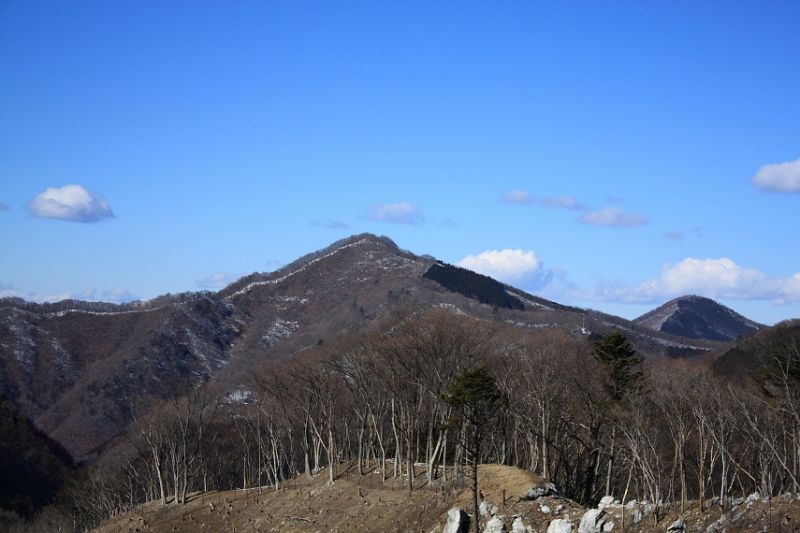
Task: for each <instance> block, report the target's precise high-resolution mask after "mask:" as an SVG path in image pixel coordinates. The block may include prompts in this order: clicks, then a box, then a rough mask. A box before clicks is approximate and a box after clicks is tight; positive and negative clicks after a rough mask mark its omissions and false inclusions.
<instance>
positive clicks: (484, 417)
mask: <svg viewBox="0 0 800 533" xmlns="http://www.w3.org/2000/svg"><path fill="white" fill-rule="evenodd" d="M444 401H445V402H447V403H448V404H449V405H450V406H451V407H452V408H453V411H454V413H453V418H452V419H451V421H450V423H451V425H453V426H455V427H459V428H461V427H463V428H464V432H463V433H462V440H461V444H462V445H463V446H464V449H465V450H466V451H467V453H468V454H469V455H470V456H471V457H472V503H473V511H474V513H475V514H474V516H475V522H474V523H475V533H479V531H480V525H479V521H478V517H479V512H478V462H479V461H480V457H481V445H482V444H483V438H484V436H485V435H486V431H487V429H488V427H489V423H490V422H491V421H492V419H493V418H494V417H495V416H497V414H498V412H499V411H500V409H502V408H503V407H504V406H505V405H506V404H507V403H508V402H507V399H506V396H505V395H504V394H503V393H502V391H500V389H499V388H498V387H497V383H496V382H495V380H494V378H493V377H492V375H491V374H490V373H489V371H488V370H487V369H486V367H483V366H480V367H477V368H470V369H467V370H465V371H464V372H462V373H461V375H459V376H458V377H457V378H456V379H455V380H454V381H453V383H452V384H451V385H450V387H449V389H448V391H447V394H445V395H444Z"/></svg>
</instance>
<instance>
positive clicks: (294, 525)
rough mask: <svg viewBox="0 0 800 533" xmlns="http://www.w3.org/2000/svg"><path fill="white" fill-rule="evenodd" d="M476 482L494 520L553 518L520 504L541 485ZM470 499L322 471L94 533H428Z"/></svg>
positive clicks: (498, 470) (515, 477) (421, 481)
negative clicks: (331, 481) (500, 517)
mask: <svg viewBox="0 0 800 533" xmlns="http://www.w3.org/2000/svg"><path fill="white" fill-rule="evenodd" d="M478 479H479V480H480V488H481V490H482V491H483V493H484V496H485V498H486V499H487V500H488V501H489V502H492V503H494V504H495V505H497V507H498V512H499V513H500V514H503V515H506V516H512V515H521V516H524V517H525V523H526V524H529V525H533V524H535V523H537V522H539V524H537V525H539V527H542V526H543V527H544V528H545V529H546V527H547V523H548V522H549V519H550V518H552V517H548V516H547V515H544V514H542V513H541V512H540V510H539V503H538V502H528V501H520V500H519V498H520V497H521V496H523V495H525V494H526V493H527V491H528V489H529V488H531V487H533V486H534V485H536V484H538V483H540V482H542V481H543V480H542V478H540V477H539V476H536V475H535V474H532V473H530V472H526V471H524V470H520V469H517V468H513V467H508V466H501V465H483V466H481V467H480V471H479V475H478ZM504 490H505V495H506V502H505V506H503V504H502V500H503V491H504ZM470 495H471V492H470V490H469V488H466V487H465V486H464V483H463V482H462V483H460V484H458V485H457V486H456V485H454V484H453V483H452V482H450V483H448V485H447V486H445V487H442V486H441V485H440V484H437V486H436V487H428V486H427V483H426V482H425V478H424V473H423V470H422V468H420V469H419V477H418V483H417V484H416V485H415V488H414V491H413V492H411V493H409V492H408V490H407V488H406V487H405V486H404V482H403V480H401V479H397V480H392V479H389V480H387V481H386V482H385V483H383V484H382V483H381V481H380V474H379V473H377V472H374V471H373V472H371V473H368V474H366V475H365V477H364V478H362V479H359V478H358V476H357V475H356V474H355V473H354V472H353V471H352V469H351V470H348V471H347V472H346V473H345V474H343V475H341V476H340V477H339V478H338V479H337V480H336V482H335V483H334V484H333V485H331V484H329V483H328V477H327V472H326V471H323V472H320V473H319V474H318V475H316V476H314V478H313V479H308V478H298V479H294V480H291V481H289V482H287V483H285V484H284V485H283V486H282V487H281V488H280V489H279V490H277V491H276V490H274V489H266V488H265V489H263V490H262V491H259V490H258V489H251V490H247V491H244V490H238V491H227V492H212V493H205V494H194V495H193V496H192V498H191V500H190V501H189V502H188V503H187V504H186V505H183V506H175V505H170V504H168V505H167V506H166V507H161V506H160V505H159V504H158V503H157V502H155V503H148V504H145V505H142V506H139V507H137V508H136V509H134V510H132V511H130V512H128V513H124V514H122V515H120V516H118V517H115V518H113V519H111V520H109V521H107V522H105V523H104V524H102V525H101V526H100V527H98V528H97V529H96V530H95V531H97V532H98V533H110V532H117V531H126V532H137V531H141V532H169V533H172V532H178V531H185V532H188V531H306V532H328V531H330V532H336V531H339V532H344V531H354V530H358V531H365V532H366V531H375V532H385V531H418V532H419V531H424V532H429V531H431V530H434V529H436V528H437V527H441V526H442V525H444V523H445V522H446V520H447V511H448V510H449V509H450V508H452V507H454V506H459V507H463V508H469V505H470V504H469V502H470V501H471V500H470ZM563 504H564V505H565V509H566V508H568V509H569V510H574V512H573V515H574V516H576V517H578V519H579V518H580V513H581V512H582V508H580V507H579V506H578V505H577V504H575V503H573V502H571V501H569V500H563ZM509 527H510V520H509ZM537 530H538V529H537Z"/></svg>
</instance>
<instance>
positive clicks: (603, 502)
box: [597, 496, 614, 509]
mask: <svg viewBox="0 0 800 533" xmlns="http://www.w3.org/2000/svg"><path fill="white" fill-rule="evenodd" d="M613 503H614V497H613V496H603V497H602V498H600V503H598V504H597V508H598V509H605V508H606V507H608V506H609V505H611V504H613Z"/></svg>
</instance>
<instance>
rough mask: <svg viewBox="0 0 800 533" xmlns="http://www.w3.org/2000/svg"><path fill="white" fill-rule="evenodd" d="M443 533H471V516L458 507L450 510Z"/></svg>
mask: <svg viewBox="0 0 800 533" xmlns="http://www.w3.org/2000/svg"><path fill="white" fill-rule="evenodd" d="M442 533H469V515H468V514H467V513H466V512H465V511H464V510H463V509H458V508H457V507H454V508H453V509H450V510H449V511H447V523H445V525H444V529H443V530H442Z"/></svg>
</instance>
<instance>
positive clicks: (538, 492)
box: [522, 483, 561, 501]
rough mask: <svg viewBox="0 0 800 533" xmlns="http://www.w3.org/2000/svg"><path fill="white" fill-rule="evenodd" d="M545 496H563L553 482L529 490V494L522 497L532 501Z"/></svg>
mask: <svg viewBox="0 0 800 533" xmlns="http://www.w3.org/2000/svg"><path fill="white" fill-rule="evenodd" d="M545 496H561V491H560V490H558V487H556V486H555V485H554V484H553V483H543V484H541V485H536V486H535V487H533V488H531V489H530V490H528V494H526V495H525V496H523V497H522V499H523V500H529V501H532V500H538V499H539V498H543V497H545Z"/></svg>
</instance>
